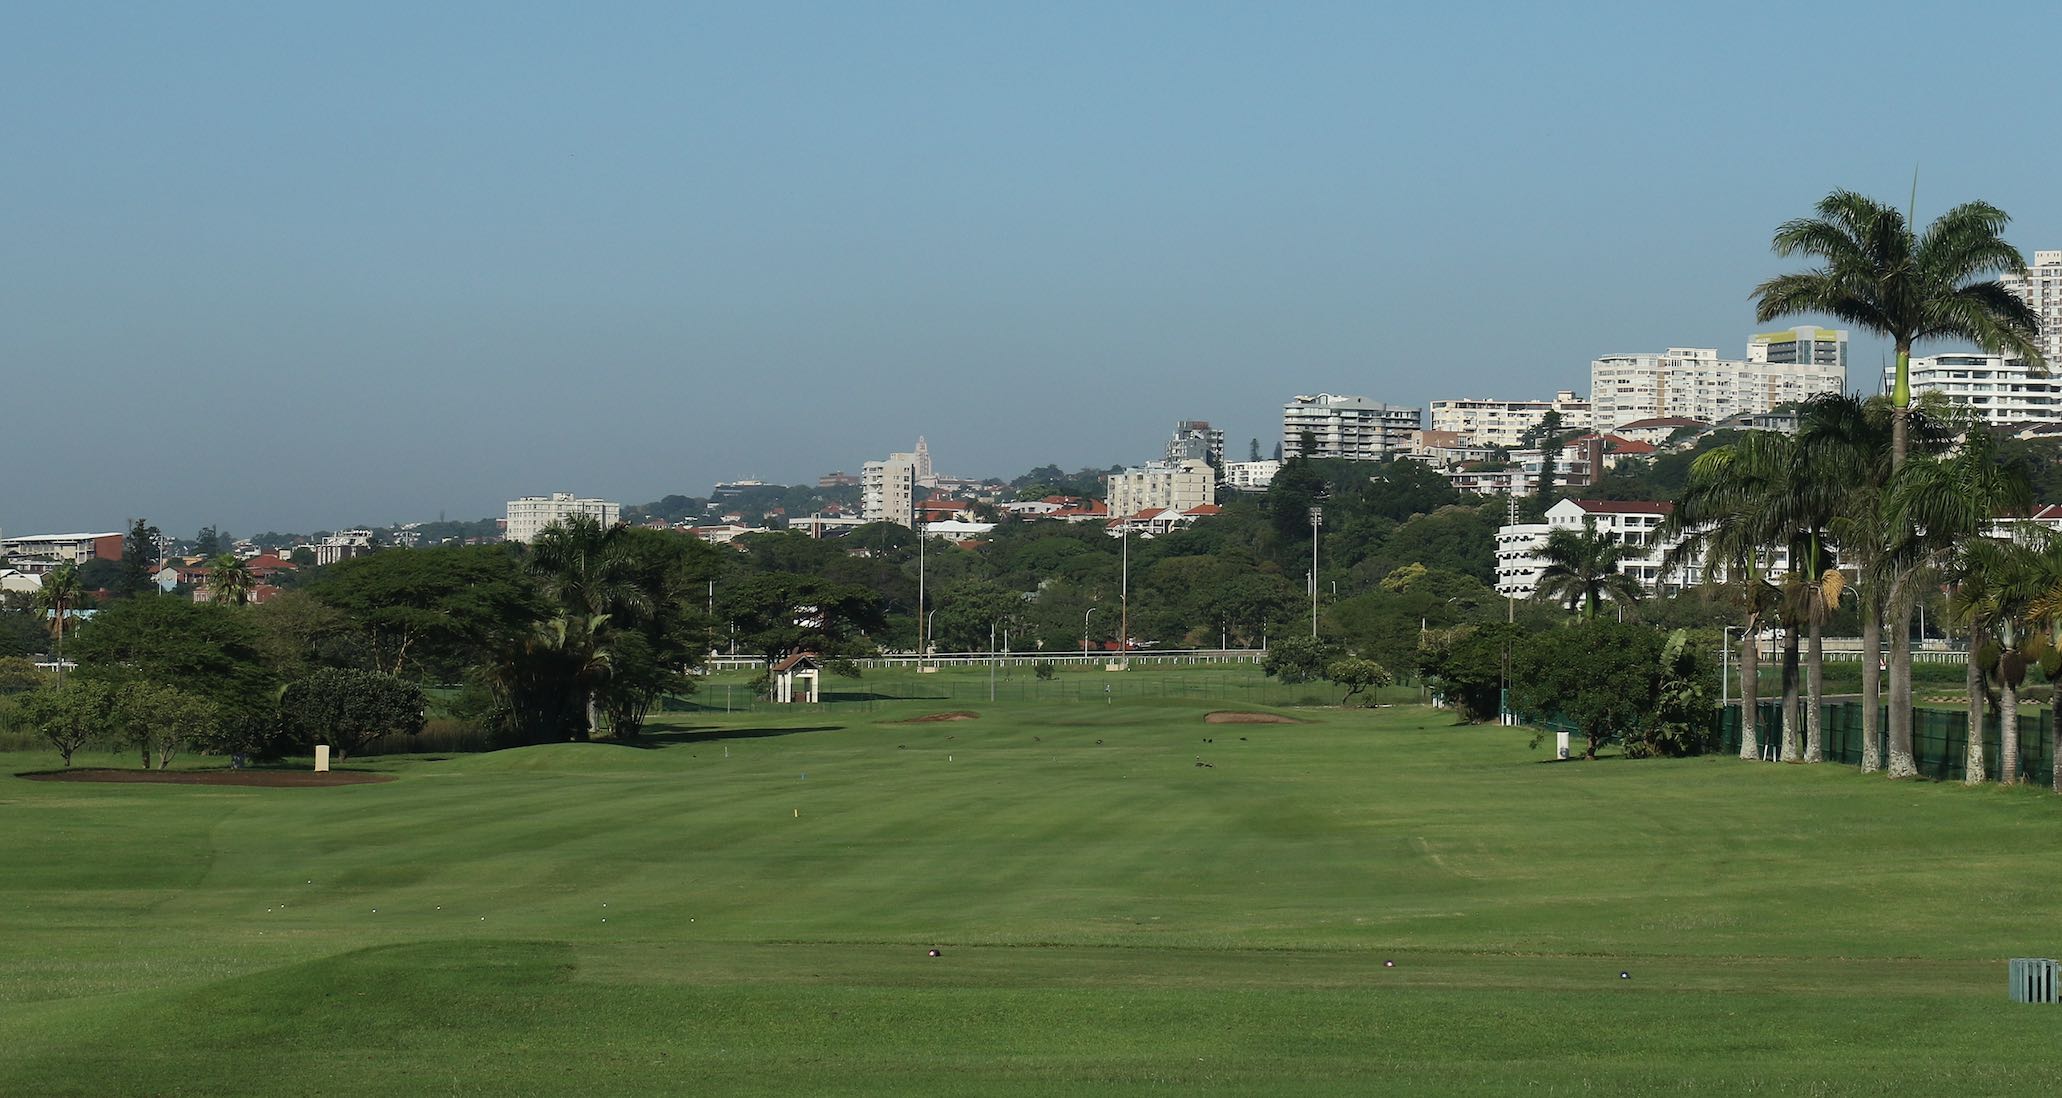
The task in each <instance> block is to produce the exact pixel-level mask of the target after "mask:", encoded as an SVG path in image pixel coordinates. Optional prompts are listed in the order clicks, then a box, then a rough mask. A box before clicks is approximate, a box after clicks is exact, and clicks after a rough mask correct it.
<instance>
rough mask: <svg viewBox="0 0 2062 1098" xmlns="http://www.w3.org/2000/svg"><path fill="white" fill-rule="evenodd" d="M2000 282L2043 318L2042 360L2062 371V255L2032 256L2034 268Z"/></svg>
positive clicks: (2053, 253) (2053, 252)
mask: <svg viewBox="0 0 2062 1098" xmlns="http://www.w3.org/2000/svg"><path fill="white" fill-rule="evenodd" d="M1999 281H2001V282H2003V283H2004V284H2005V288H2006V289H2008V290H2010V291H2012V292H2013V293H2015V294H2018V295H2019V296H2020V297H2021V298H2023V299H2024V300H2025V301H2026V303H2027V304H2028V305H2030V306H2032V307H2033V311H2034V313H2035V314H2036V315H2038V316H2039V317H2040V322H2041V335H2040V346H2041V357H2043V358H2045V359H2047V360H2048V365H2049V366H2050V367H2052V368H2054V369H2057V370H2062V251H2051V252H2035V253H2033V266H2031V267H2028V268H2026V269H2025V270H2023V271H2017V272H2014V273H2012V274H2008V275H2006V276H2005V277H2004V278H2002V279H2000V280H1999Z"/></svg>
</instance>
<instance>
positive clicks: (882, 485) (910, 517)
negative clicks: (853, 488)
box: [859, 440, 928, 526]
mask: <svg viewBox="0 0 2062 1098" xmlns="http://www.w3.org/2000/svg"><path fill="white" fill-rule="evenodd" d="M919 441H921V440H919ZM926 456H928V455H926ZM917 468H918V465H917V455H916V454H914V453H906V454H889V455H888V456H887V457H886V458H885V459H883V460H881V461H869V462H867V463H866V464H865V465H863V466H861V467H860V470H859V514H860V517H862V518H864V519H865V520H866V521H868V522H892V523H894V524H895V525H897V526H915V525H916V486H917Z"/></svg>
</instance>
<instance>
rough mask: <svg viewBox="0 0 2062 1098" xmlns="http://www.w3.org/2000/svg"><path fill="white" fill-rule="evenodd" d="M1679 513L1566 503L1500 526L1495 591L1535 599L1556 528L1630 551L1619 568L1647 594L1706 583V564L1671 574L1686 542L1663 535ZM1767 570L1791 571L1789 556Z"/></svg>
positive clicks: (1656, 507) (1646, 505) (1777, 555)
mask: <svg viewBox="0 0 2062 1098" xmlns="http://www.w3.org/2000/svg"><path fill="white" fill-rule="evenodd" d="M1674 510H1675V505H1674V504H1672V503H1668V502H1665V501H1658V500H1597V499H1564V500H1562V501H1560V502H1559V503H1556V504H1554V505H1553V506H1552V507H1549V508H1547V513H1546V522H1545V523H1520V524H1509V525H1505V526H1502V527H1499V528H1498V529H1497V534H1496V593H1497V594H1499V595H1503V596H1506V597H1509V598H1519V599H1529V598H1531V597H1532V596H1533V594H1534V593H1535V592H1537V591H1538V590H1539V575H1540V573H1541V572H1542V571H1544V570H1545V568H1546V559H1545V556H1544V553H1545V550H1546V543H1547V538H1548V537H1550V536H1551V535H1552V534H1553V532H1554V531H1556V530H1568V531H1571V532H1575V533H1580V532H1581V531H1582V530H1583V529H1585V528H1586V527H1591V526H1594V528H1595V529H1596V531H1597V533H1599V534H1601V535H1603V536H1604V537H1607V538H1610V539H1611V540H1612V541H1615V542H1617V543H1619V544H1620V545H1622V546H1624V547H1625V550H1626V552H1625V556H1624V557H1623V558H1622V559H1621V560H1620V561H1619V565H1618V570H1619V571H1620V572H1623V573H1625V574H1626V575H1628V576H1631V577H1632V578H1633V579H1634V580H1637V581H1638V582H1639V585H1640V587H1641V588H1642V589H1644V590H1645V591H1646V592H1647V593H1648V594H1667V593H1670V592H1674V591H1680V590H1682V589H1684V588H1686V587H1693V586H1695V585H1697V584H1699V583H1702V582H1703V580H1704V569H1703V566H1702V565H1701V564H1698V563H1694V562H1692V563H1686V564H1684V565H1683V566H1682V567H1680V568H1677V569H1674V570H1672V571H1671V570H1669V569H1668V568H1667V567H1666V560H1667V557H1668V554H1669V552H1670V551H1671V550H1673V549H1674V548H1675V547H1676V546H1678V545H1680V544H1681V543H1682V539H1681V538H1679V537H1668V536H1666V535H1664V533H1663V532H1662V526H1663V524H1664V523H1666V522H1667V520H1668V516H1669V515H1670V513H1672V512H1673V511H1674ZM1764 567H1765V568H1766V569H1767V572H1768V575H1770V576H1771V577H1775V576H1780V575H1782V574H1784V573H1786V572H1788V571H1789V570H1790V557H1789V553H1788V552H1786V551H1784V550H1782V549H1777V550H1774V551H1773V552H1771V553H1769V554H1768V556H1767V557H1766V559H1765V560H1764Z"/></svg>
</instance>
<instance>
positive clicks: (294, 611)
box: [249, 591, 372, 681]
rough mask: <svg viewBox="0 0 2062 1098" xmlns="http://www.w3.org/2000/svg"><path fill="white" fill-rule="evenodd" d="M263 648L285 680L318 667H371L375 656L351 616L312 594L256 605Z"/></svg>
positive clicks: (267, 661) (254, 618)
mask: <svg viewBox="0 0 2062 1098" xmlns="http://www.w3.org/2000/svg"><path fill="white" fill-rule="evenodd" d="M249 618H250V621H251V624H252V626H254V627H255V628H256V630H257V634H258V649H259V652H260V653H261V654H262V656H263V658H264V660H265V665H266V666H267V667H270V668H271V669H272V671H273V673H274V674H276V675H278V676H279V677H280V678H281V679H285V680H289V681H290V680H293V679H299V678H305V677H306V676H307V674H308V673H309V672H310V671H312V670H314V669H315V668H316V667H360V668H364V667H370V666H371V665H372V656H371V653H370V652H369V651H368V650H367V648H366V646H365V643H364V641H363V640H362V639H361V638H360V635H359V634H358V632H357V631H356V629H355V627H354V623H353V622H352V620H351V618H350V616H349V615H347V614H345V613H344V612H343V611H342V610H339V609H337V608H336V607H334V606H331V605H329V604H328V603H326V602H323V601H322V600H321V599H319V598H317V597H315V596H314V595H312V594H310V593H308V592H306V591H285V592H282V593H280V594H278V595H276V596H274V597H272V598H270V599H267V600H266V601H264V602H261V603H259V604H258V605H256V606H253V607H251V612H250V614H249Z"/></svg>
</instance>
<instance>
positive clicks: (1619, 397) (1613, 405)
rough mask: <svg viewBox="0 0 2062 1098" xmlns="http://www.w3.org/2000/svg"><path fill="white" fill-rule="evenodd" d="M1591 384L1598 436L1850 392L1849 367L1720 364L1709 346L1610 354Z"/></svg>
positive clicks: (1593, 367) (1595, 366)
mask: <svg viewBox="0 0 2062 1098" xmlns="http://www.w3.org/2000/svg"><path fill="white" fill-rule="evenodd" d="M1843 354H1844V352H1843ZM1814 357H1816V356H1815V353H1814ZM1589 377H1590V407H1591V409H1592V416H1591V419H1592V426H1593V427H1594V428H1595V429H1596V430H1599V431H1614V430H1617V429H1618V428H1619V427H1620V426H1622V425H1624V424H1627V423H1631V422H1632V421H1634V420H1636V419H1659V418H1666V417H1681V418H1686V419H1694V420H1699V421H1702V422H1704V423H1716V422H1718V421H1719V420H1722V419H1726V418H1728V417H1731V416H1736V415H1741V414H1743V413H1751V414H1759V413H1762V412H1768V411H1773V410H1774V409H1775V408H1776V407H1777V406H1778V405H1782V404H1790V403H1794V402H1798V401H1802V400H1806V399H1809V398H1810V397H1813V396H1816V395H1818V394H1819V393H1837V392H1841V391H1843V390H1844V389H1845V388H1846V387H1847V370H1846V368H1845V367H1843V366H1833V365H1826V364H1822V363H1818V362H1742V361H1739V360H1737V359H1722V358H1719V357H1718V351H1717V350H1716V349H1713V348H1710V347H1671V348H1669V349H1668V350H1667V351H1666V352H1664V353H1661V354H1630V355H1605V356H1604V357H1602V358H1599V359H1596V360H1595V361H1593V362H1591V363H1590V368H1589Z"/></svg>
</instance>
